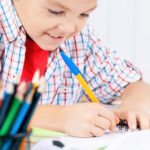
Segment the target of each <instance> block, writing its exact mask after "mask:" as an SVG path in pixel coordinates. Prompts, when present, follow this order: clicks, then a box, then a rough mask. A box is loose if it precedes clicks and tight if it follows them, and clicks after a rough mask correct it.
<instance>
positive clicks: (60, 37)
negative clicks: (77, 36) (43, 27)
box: [47, 33, 63, 39]
mask: <svg viewBox="0 0 150 150" xmlns="http://www.w3.org/2000/svg"><path fill="white" fill-rule="evenodd" d="M47 34H48V35H49V36H50V37H51V38H53V39H62V38H63V37H62V36H57V35H53V34H49V33H47Z"/></svg>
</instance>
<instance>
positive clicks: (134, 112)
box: [115, 103, 150, 130]
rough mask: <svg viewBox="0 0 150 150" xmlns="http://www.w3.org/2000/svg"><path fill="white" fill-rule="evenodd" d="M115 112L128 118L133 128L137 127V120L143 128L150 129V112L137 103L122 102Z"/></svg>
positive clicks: (120, 116) (130, 126) (121, 117)
mask: <svg viewBox="0 0 150 150" xmlns="http://www.w3.org/2000/svg"><path fill="white" fill-rule="evenodd" d="M115 114H116V115H117V116H118V117H119V118H120V119H123V120H126V121H127V122H128V126H129V128H130V129H131V130H136V129H137V122H138V123H139V126H140V129H141V130H144V129H150V114H149V113H148V111H146V110H145V109H142V107H141V106H138V104H136V103H132V104H122V105H121V106H120V107H119V108H118V109H117V110H115Z"/></svg>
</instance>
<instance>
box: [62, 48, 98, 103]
mask: <svg viewBox="0 0 150 150" xmlns="http://www.w3.org/2000/svg"><path fill="white" fill-rule="evenodd" d="M60 54H61V57H62V58H63V60H64V61H65V63H66V65H67V66H68V68H69V69H70V70H71V72H72V73H73V74H74V75H75V77H76V78H77V80H78V81H79V83H80V84H81V86H82V87H83V89H84V91H85V92H86V93H87V95H88V96H89V98H90V99H91V101H92V102H95V103H100V102H99V100H98V99H97V98H96V96H95V95H94V93H93V92H92V90H91V89H90V87H89V86H88V84H87V82H86V81H85V79H84V76H83V74H82V73H81V72H80V70H79V69H78V67H77V66H76V65H75V64H74V63H73V61H72V60H71V59H70V58H69V57H68V56H67V55H66V54H65V53H64V52H63V51H62V50H60Z"/></svg>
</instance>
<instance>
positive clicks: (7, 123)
mask: <svg viewBox="0 0 150 150" xmlns="http://www.w3.org/2000/svg"><path fill="white" fill-rule="evenodd" d="M25 85H26V84H25V82H22V83H21V84H20V85H19V87H18V91H17V93H16V96H15V97H14V99H13V102H12V104H11V106H10V109H9V111H8V114H7V116H6V119H5V120H4V122H3V124H2V127H1V129H0V136H5V135H7V134H8V133H9V130H10V128H11V126H12V124H13V121H14V119H15V117H16V115H17V112H18V110H19V108H20V105H21V102H22V100H23V94H24V91H25ZM1 144H2V141H0V146H1Z"/></svg>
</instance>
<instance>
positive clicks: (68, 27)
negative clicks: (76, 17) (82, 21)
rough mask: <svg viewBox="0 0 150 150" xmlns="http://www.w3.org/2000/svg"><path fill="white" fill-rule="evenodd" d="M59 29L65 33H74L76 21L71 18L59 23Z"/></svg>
mask: <svg viewBox="0 0 150 150" xmlns="http://www.w3.org/2000/svg"><path fill="white" fill-rule="evenodd" d="M59 29H60V31H62V32H63V33H65V34H70V33H74V32H75V31H76V23H75V22H74V21H72V20H70V21H65V22H63V23H61V24H59Z"/></svg>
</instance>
